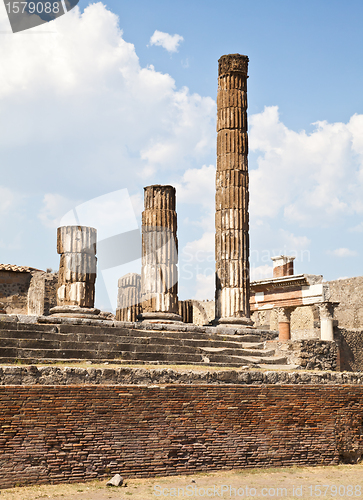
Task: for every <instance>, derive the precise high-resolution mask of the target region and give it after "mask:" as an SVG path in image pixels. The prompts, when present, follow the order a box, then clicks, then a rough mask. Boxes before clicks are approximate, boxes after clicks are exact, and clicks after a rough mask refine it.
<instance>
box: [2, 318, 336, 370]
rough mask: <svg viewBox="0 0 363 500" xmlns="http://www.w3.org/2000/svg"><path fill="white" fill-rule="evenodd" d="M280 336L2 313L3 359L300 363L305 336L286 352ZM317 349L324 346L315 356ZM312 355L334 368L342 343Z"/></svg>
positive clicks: (259, 364)
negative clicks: (277, 339)
mask: <svg viewBox="0 0 363 500" xmlns="http://www.w3.org/2000/svg"><path fill="white" fill-rule="evenodd" d="M276 337H277V332H273V331H269V330H258V329H253V330H252V329H248V328H238V327H237V328H231V327H226V328H224V329H221V327H220V326H218V327H210V326H205V327H198V326H195V325H188V324H185V325H179V324H178V325H176V324H163V323H160V324H151V323H143V322H135V323H128V322H120V321H112V320H107V319H106V320H101V319H100V320H92V319H84V318H66V317H50V316H40V317H37V316H20V315H18V316H17V315H13V316H11V315H0V345H1V347H0V363H14V362H17V361H18V362H19V361H20V362H28V363H33V364H37V363H52V362H57V361H71V362H79V361H85V360H89V361H91V362H108V361H112V363H116V364H125V363H128V364H129V363H131V364H145V363H152V364H172V365H185V364H191V365H213V366H221V367H224V366H225V367H228V366H229V367H242V366H246V367H248V366H250V367H260V368H268V367H270V366H276V367H279V368H281V369H283V368H285V369H286V368H287V369H293V368H297V367H299V365H300V363H299V362H300V361H301V360H302V359H303V358H304V356H303V355H302V353H304V352H305V351H306V346H304V341H302V343H300V344H299V346H296V347H295V348H294V349H286V350H285V352H282V350H281V348H280V347H281V346H279V343H276V342H275V343H274V344H272V343H271V342H272V341H273V340H276ZM314 349H318V350H319V352H317V354H319V355H317V356H315V357H314ZM299 354H301V356H299ZM321 355H323V357H324V366H323V364H322V362H321V359H320V358H321ZM309 357H310V365H309V368H310V369H314V368H315V369H321V368H322V367H324V368H325V369H331V370H334V369H335V368H336V344H335V343H334V342H321V341H319V342H315V344H314V345H312V346H309ZM314 359H315V360H316V361H315V362H314V361H313V360H314Z"/></svg>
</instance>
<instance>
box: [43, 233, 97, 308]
mask: <svg viewBox="0 0 363 500" xmlns="http://www.w3.org/2000/svg"><path fill="white" fill-rule="evenodd" d="M96 242H97V230H96V229H94V228H93V227H86V226H62V227H59V228H58V231H57V252H58V253H59V254H60V264H59V274H58V290H57V307H54V308H52V309H51V311H50V312H51V313H52V314H57V315H66V316H68V315H71V316H82V315H84V314H85V315H91V316H92V315H96V314H98V313H99V312H100V311H99V309H95V308H94V301H95V282H96V268H97V258H96Z"/></svg>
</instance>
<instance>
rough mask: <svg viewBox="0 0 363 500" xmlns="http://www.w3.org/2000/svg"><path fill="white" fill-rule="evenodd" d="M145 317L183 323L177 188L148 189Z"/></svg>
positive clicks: (144, 238) (144, 221) (143, 278)
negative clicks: (179, 291) (180, 308)
mask: <svg viewBox="0 0 363 500" xmlns="http://www.w3.org/2000/svg"><path fill="white" fill-rule="evenodd" d="M144 203H145V209H144V211H143V213H142V272H141V290H142V297H141V298H142V310H143V312H142V314H141V318H142V319H143V320H145V321H151V322H154V321H158V322H161V321H168V322H169V321H181V320H182V318H181V316H180V315H179V314H178V267H177V264H178V240H177V235H176V232H177V217H176V212H175V188H174V187H173V186H160V185H154V186H148V187H145V188H144Z"/></svg>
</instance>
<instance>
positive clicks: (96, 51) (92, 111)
mask: <svg viewBox="0 0 363 500" xmlns="http://www.w3.org/2000/svg"><path fill="white" fill-rule="evenodd" d="M118 21H119V20H118V17H117V16H116V15H115V14H113V13H112V12H110V11H109V10H107V8H106V7H105V6H104V5H103V4H102V3H96V4H91V5H89V6H88V7H87V8H86V9H85V10H84V12H83V13H82V14H81V12H80V10H79V8H78V7H76V8H74V9H73V10H72V11H71V12H69V13H68V14H67V15H66V16H63V17H61V18H59V19H57V20H56V21H54V22H52V23H51V26H52V30H54V33H42V31H49V25H43V26H39V27H37V31H39V32H40V33H38V34H37V33H35V34H33V35H32V36H2V37H0V51H1V53H2V54H3V56H4V57H2V61H1V68H0V113H1V117H2V119H1V121H0V134H1V137H2V144H1V146H0V154H1V156H2V158H3V165H4V168H6V169H7V171H8V172H9V182H13V183H15V182H16V183H17V186H19V189H23V190H26V191H31V190H38V191H40V192H41V193H42V196H44V193H45V192H52V193H53V194H58V195H59V196H63V197H64V198H83V199H87V196H88V197H90V198H91V197H95V196H97V195H99V194H101V193H105V192H108V191H111V190H114V189H117V188H125V187H127V188H129V191H130V192H131V193H135V191H136V189H140V183H141V182H144V181H145V179H146V178H147V183H149V184H151V183H153V182H158V183H160V182H163V180H164V179H163V176H164V178H165V177H166V179H165V180H166V181H168V178H167V177H170V176H175V175H180V173H181V172H182V171H185V170H186V169H189V168H195V167H196V166H197V165H200V164H201V163H202V162H203V161H205V156H206V155H208V154H210V153H211V152H213V150H214V147H215V132H214V128H215V101H214V100H213V99H211V98H210V97H202V96H200V95H198V94H191V93H190V92H189V90H188V89H187V88H186V87H183V88H181V89H177V88H176V85H175V81H174V80H173V78H172V77H171V76H170V75H168V74H163V73H161V72H158V71H157V70H156V69H155V68H154V67H153V66H147V67H141V66H140V63H139V59H138V57H137V55H136V52H135V47H134V45H133V44H131V43H128V42H126V41H125V40H124V39H123V37H122V31H121V30H120V28H119V26H118ZM4 29H8V19H7V17H6V13H5V10H2V11H0V30H4ZM19 164H22V165H32V166H34V167H36V171H37V175H36V176H35V175H34V173H33V168H27V169H25V168H24V170H23V171H22V175H21V176H20V177H19V176H18V174H17V172H18V168H17V167H18V165H19ZM49 184H51V185H52V188H51V189H50V187H49ZM80 192H81V193H80ZM85 193H87V195H85Z"/></svg>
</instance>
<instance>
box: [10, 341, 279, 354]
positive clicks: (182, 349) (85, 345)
mask: <svg viewBox="0 0 363 500" xmlns="http://www.w3.org/2000/svg"><path fill="white" fill-rule="evenodd" d="M127 340H128V342H123V341H122V339H117V341H115V342H76V341H68V340H62V341H55V340H40V339H17V338H11V339H4V338H3V339H1V340H0V346H1V348H20V349H46V350H52V349H56V350H70V349H71V350H77V351H78V350H86V351H96V352H97V351H109V352H114V353H117V352H123V351H131V352H145V351H148V352H179V353H186V354H189V353H190V354H193V353H195V352H198V351H199V352H200V351H202V352H207V353H220V354H224V355H241V356H244V355H245V356H273V354H274V352H275V351H274V350H273V349H244V348H241V345H242V344H241V343H234V345H233V347H230V345H231V343H230V342H227V344H228V346H224V345H223V342H218V345H222V346H223V347H214V346H213V342H212V341H209V342H208V341H196V343H193V342H192V341H187V345H185V344H184V342H183V341H176V340H175V339H166V338H164V339H161V340H163V342H162V343H160V342H159V339H157V338H151V339H150V338H142V339H141V338H138V339H133V341H130V339H127ZM167 340H169V342H166V341H167ZM201 343H202V344H203V345H201ZM205 344H207V346H205ZM257 345H260V344H257Z"/></svg>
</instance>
